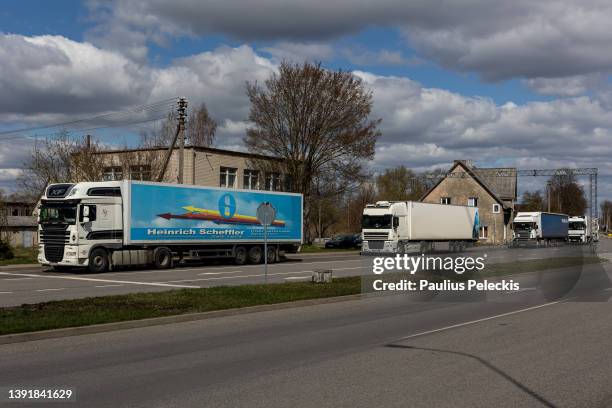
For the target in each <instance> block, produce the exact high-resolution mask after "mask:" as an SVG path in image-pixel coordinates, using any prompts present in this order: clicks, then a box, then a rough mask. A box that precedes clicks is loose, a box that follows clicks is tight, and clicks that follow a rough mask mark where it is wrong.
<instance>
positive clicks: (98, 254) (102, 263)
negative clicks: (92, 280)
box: [87, 248, 108, 273]
mask: <svg viewBox="0 0 612 408" xmlns="http://www.w3.org/2000/svg"><path fill="white" fill-rule="evenodd" d="M87 269H89V272H91V273H103V272H106V271H107V270H108V252H106V250H105V249H104V248H95V249H94V250H93V251H91V252H90V253H89V264H88V265H87Z"/></svg>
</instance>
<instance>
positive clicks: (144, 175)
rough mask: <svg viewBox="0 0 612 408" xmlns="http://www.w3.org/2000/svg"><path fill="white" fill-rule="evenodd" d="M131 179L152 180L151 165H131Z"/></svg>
mask: <svg viewBox="0 0 612 408" xmlns="http://www.w3.org/2000/svg"><path fill="white" fill-rule="evenodd" d="M130 180H142V181H148V180H151V166H148V165H137V166H130Z"/></svg>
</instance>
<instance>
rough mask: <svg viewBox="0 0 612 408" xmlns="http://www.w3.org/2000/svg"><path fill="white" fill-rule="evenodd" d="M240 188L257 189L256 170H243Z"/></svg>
mask: <svg viewBox="0 0 612 408" xmlns="http://www.w3.org/2000/svg"><path fill="white" fill-rule="evenodd" d="M242 188H248V189H250V190H257V189H259V172H258V171H257V170H245V171H244V179H243V180H242Z"/></svg>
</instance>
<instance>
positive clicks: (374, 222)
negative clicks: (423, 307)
mask: <svg viewBox="0 0 612 408" xmlns="http://www.w3.org/2000/svg"><path fill="white" fill-rule="evenodd" d="M479 228H480V223H479V217H478V208H476V207H467V206H460V205H443V204H430V203H421V202H415V201H402V202H389V201H379V202H377V203H376V204H368V205H367V206H366V208H365V209H364V210H363V218H362V236H363V243H362V253H364V254H369V253H381V252H382V253H407V252H413V251H415V250H418V251H420V252H422V253H425V252H428V251H430V250H432V249H433V248H434V246H435V245H436V243H442V245H441V246H442V247H444V246H445V245H447V247H446V248H443V249H449V250H450V251H453V252H454V251H460V250H462V249H463V248H464V247H465V246H466V245H468V244H472V243H473V242H475V241H477V240H478V231H479Z"/></svg>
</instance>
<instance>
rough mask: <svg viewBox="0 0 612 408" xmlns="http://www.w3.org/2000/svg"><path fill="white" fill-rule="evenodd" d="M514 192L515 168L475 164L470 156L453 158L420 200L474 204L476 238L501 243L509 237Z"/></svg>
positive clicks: (486, 242)
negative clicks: (477, 216) (476, 165)
mask: <svg viewBox="0 0 612 408" xmlns="http://www.w3.org/2000/svg"><path fill="white" fill-rule="evenodd" d="M517 195H518V191H517V171H516V169H515V168H507V167H505V168H498V167H496V168H482V167H481V168H478V167H475V166H474V164H473V163H472V162H471V161H470V160H455V162H454V163H453V166H452V167H451V168H450V170H449V171H448V173H447V176H445V177H443V178H441V179H440V180H439V181H438V182H437V183H435V184H434V185H433V187H432V188H431V189H429V191H427V193H425V195H424V196H423V197H422V199H421V201H423V202H426V203H439V204H453V205H468V206H473V207H478V213H479V217H480V231H479V239H480V241H481V242H482V243H485V244H503V243H506V242H508V241H510V240H511V239H512V231H511V229H510V224H511V221H512V218H513V216H514V214H513V213H514V205H515V203H516V201H517Z"/></svg>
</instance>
